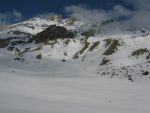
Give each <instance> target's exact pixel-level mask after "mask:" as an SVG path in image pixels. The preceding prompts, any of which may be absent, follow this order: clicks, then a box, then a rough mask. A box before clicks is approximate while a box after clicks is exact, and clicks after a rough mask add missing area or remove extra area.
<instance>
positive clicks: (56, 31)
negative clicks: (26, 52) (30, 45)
mask: <svg viewBox="0 0 150 113" xmlns="http://www.w3.org/2000/svg"><path fill="white" fill-rule="evenodd" d="M74 37H75V34H74V33H73V32H71V31H68V30H67V29H66V28H64V27H61V26H56V25H52V26H50V27H48V28H47V29H46V30H44V31H42V32H40V33H38V34H37V35H35V36H33V38H32V39H31V40H30V41H35V43H47V42H48V41H49V40H54V39H58V38H74Z"/></svg>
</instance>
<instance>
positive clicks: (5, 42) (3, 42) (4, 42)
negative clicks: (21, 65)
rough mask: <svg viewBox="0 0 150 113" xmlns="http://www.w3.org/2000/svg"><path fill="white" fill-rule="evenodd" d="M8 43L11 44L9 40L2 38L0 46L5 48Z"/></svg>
mask: <svg viewBox="0 0 150 113" xmlns="http://www.w3.org/2000/svg"><path fill="white" fill-rule="evenodd" d="M8 44H9V40H7V39H0V48H5V47H6V46H8Z"/></svg>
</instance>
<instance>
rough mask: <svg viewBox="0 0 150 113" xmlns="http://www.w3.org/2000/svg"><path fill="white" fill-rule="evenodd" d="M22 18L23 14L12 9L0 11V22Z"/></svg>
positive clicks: (9, 21) (6, 22)
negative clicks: (10, 10)
mask: <svg viewBox="0 0 150 113" xmlns="http://www.w3.org/2000/svg"><path fill="white" fill-rule="evenodd" d="M22 19H23V15H22V14H21V13H20V12H19V11H17V10H13V11H12V12H5V13H2V12H0V24H10V23H15V22H19V21H21V20H22Z"/></svg>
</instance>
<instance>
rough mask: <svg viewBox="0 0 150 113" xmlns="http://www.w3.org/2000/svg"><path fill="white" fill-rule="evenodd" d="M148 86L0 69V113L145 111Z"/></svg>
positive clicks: (132, 112) (119, 112) (146, 84)
mask: <svg viewBox="0 0 150 113" xmlns="http://www.w3.org/2000/svg"><path fill="white" fill-rule="evenodd" d="M66 71H67V70H66ZM21 73H22V74H21ZM69 74H70V75H71V73H68V75H69ZM149 85H150V83H149V81H146V80H141V81H136V82H134V83H132V82H130V81H127V80H124V79H110V78H100V77H98V76H97V77H96V76H91V75H83V76H76V77H72V76H70V77H69V76H67V75H63V73H62V76H61V77H60V76H56V77H54V76H53V73H49V74H48V73H47V74H44V73H41V74H38V73H36V72H31V73H29V72H25V71H24V72H23V71H21V70H17V71H16V70H15V71H14V70H13V71H12V70H11V71H10V70H9V69H8V70H7V69H6V70H4V71H2V70H1V72H0V100H1V101H0V112H1V113H100V112H102V113H149V111H150V107H149V105H150V98H149V95H150V90H149Z"/></svg>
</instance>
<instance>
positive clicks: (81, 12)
mask: <svg viewBox="0 0 150 113" xmlns="http://www.w3.org/2000/svg"><path fill="white" fill-rule="evenodd" d="M126 2H128V3H129V4H131V5H132V6H133V9H129V8H126V7H124V6H122V5H118V4H116V5H115V6H114V7H113V8H112V9H110V10H103V9H91V8H89V7H87V6H84V5H78V6H75V5H72V6H67V7H66V8H65V9H66V12H67V13H68V14H69V16H71V17H75V18H77V19H79V20H81V21H83V22H86V23H90V24H96V25H100V24H101V23H102V22H103V21H106V20H109V19H114V20H115V22H114V23H115V24H111V25H110V26H107V27H106V28H107V29H109V31H110V30H112V29H114V28H117V29H118V30H120V29H127V28H128V27H129V26H132V25H133V26H141V27H149V26H150V13H149V12H150V7H149V6H150V0H132V1H130V0H126Z"/></svg>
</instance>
